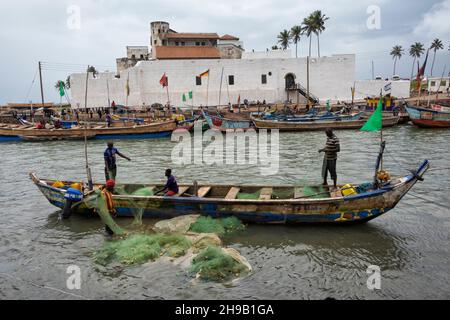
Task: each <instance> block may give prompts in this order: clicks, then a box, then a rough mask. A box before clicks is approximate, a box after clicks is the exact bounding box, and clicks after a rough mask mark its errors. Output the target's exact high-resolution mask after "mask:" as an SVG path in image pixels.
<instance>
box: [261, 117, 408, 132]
mask: <svg viewBox="0 0 450 320" xmlns="http://www.w3.org/2000/svg"><path fill="white" fill-rule="evenodd" d="M252 120H253V123H254V124H255V127H256V128H257V129H278V130H280V131H314V130H325V129H327V128H330V129H332V130H343V129H361V128H362V126H363V125H364V124H365V123H366V121H367V118H361V119H357V120H340V119H337V120H324V121H321V120H318V121H311V122H302V121H277V120H261V119H257V118H253V119H252ZM398 120H399V117H398V116H389V117H383V127H384V128H386V127H392V126H395V125H396V124H397V123H398Z"/></svg>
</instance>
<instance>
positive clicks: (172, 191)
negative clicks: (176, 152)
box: [155, 169, 178, 197]
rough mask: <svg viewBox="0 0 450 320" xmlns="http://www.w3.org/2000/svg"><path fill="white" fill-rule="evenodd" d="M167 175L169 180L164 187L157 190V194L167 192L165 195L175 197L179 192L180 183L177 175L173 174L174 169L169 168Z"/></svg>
mask: <svg viewBox="0 0 450 320" xmlns="http://www.w3.org/2000/svg"><path fill="white" fill-rule="evenodd" d="M165 176H166V177H167V182H166V185H165V186H164V188H162V189H161V190H159V191H157V192H155V194H158V193H160V192H163V191H164V192H166V193H165V196H167V197H173V196H175V195H176V194H177V193H178V183H177V180H176V179H175V177H174V176H173V175H172V169H167V170H166V173H165Z"/></svg>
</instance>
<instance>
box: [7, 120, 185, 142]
mask: <svg viewBox="0 0 450 320" xmlns="http://www.w3.org/2000/svg"><path fill="white" fill-rule="evenodd" d="M175 129H176V124H175V122H174V121H166V122H155V123H150V124H143V125H134V126H124V127H107V126H106V124H102V125H97V126H90V127H88V128H87V129H86V130H85V128H84V127H72V128H70V129H36V128H35V127H33V126H19V125H1V124H0V141H14V140H16V141H20V140H27V139H34V140H38V139H39V140H54V139H59V140H63V139H84V136H85V131H86V135H87V136H88V137H90V138H93V139H143V138H160V137H168V136H170V135H171V133H172V131H173V130H175Z"/></svg>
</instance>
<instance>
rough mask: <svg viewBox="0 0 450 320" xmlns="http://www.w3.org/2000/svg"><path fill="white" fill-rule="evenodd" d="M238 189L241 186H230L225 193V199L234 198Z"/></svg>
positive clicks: (239, 189)
mask: <svg viewBox="0 0 450 320" xmlns="http://www.w3.org/2000/svg"><path fill="white" fill-rule="evenodd" d="M239 191H241V188H238V187H232V188H231V189H230V191H228V193H227V195H226V196H225V199H227V200H232V199H236V197H237V195H238V193H239Z"/></svg>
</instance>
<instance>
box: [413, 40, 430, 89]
mask: <svg viewBox="0 0 450 320" xmlns="http://www.w3.org/2000/svg"><path fill="white" fill-rule="evenodd" d="M429 52H430V49H428V50H427V55H426V56H425V61H424V62H423V65H422V68H420V69H419V70H418V71H417V78H416V82H417V90H420V85H421V83H422V77H423V75H424V74H425V68H426V67H427V60H428V53H429ZM417 68H419V63H417Z"/></svg>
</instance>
